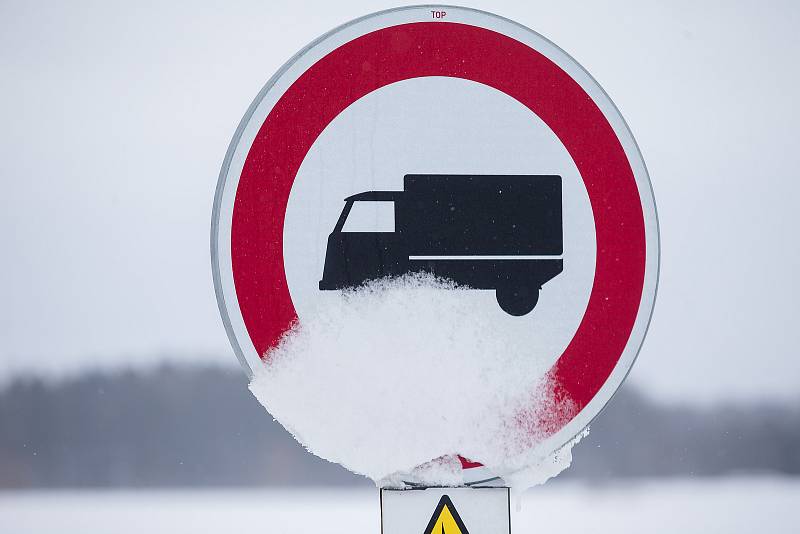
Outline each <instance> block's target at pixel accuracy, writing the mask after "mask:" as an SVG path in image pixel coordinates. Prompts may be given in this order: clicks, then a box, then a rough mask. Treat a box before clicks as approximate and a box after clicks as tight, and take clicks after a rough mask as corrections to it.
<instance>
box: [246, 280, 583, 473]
mask: <svg viewBox="0 0 800 534" xmlns="http://www.w3.org/2000/svg"><path fill="white" fill-rule="evenodd" d="M441 291H448V292H449V293H448V296H447V298H441V293H440V292H441ZM469 292H470V291H469V290H467V289H460V288H458V287H455V286H453V285H452V284H451V283H449V282H446V281H442V280H438V279H435V278H433V277H429V276H422V275H410V276H406V277H403V278H398V279H387V280H381V281H377V282H373V283H371V284H369V285H367V286H365V287H362V288H359V289H358V290H350V291H344V292H338V293H333V292H332V298H330V299H326V300H325V301H324V304H322V305H320V306H318V307H317V309H316V311H315V312H314V314H313V315H312V316H310V317H304V318H303V321H302V324H296V325H295V327H294V328H293V329H292V330H291V331H289V332H288V333H287V334H286V335H285V336H284V337H283V339H282V341H281V343H280V344H279V346H278V347H277V348H275V349H274V350H272V351H271V352H270V354H268V358H267V361H268V363H267V364H265V365H264V367H263V368H262V369H258V370H256V373H255V376H254V379H253V382H252V383H251V386H250V387H251V390H252V391H253V393H254V394H255V396H256V397H257V398H258V399H259V400H260V401H261V403H262V404H263V405H264V406H265V407H266V408H267V410H269V412H270V413H271V414H272V415H273V417H275V419H277V420H278V421H279V422H281V423H282V424H283V425H284V426H285V427H286V428H287V429H288V430H289V431H290V432H291V433H292V434H293V435H294V436H295V438H296V439H297V440H298V441H299V442H300V443H302V444H303V445H304V446H305V447H306V448H308V450H309V451H311V452H312V453H314V454H316V455H318V456H320V457H322V458H325V459H327V460H330V461H332V462H337V463H339V464H341V465H343V466H345V467H346V468H348V469H350V470H352V471H354V472H356V473H360V474H363V475H366V476H368V477H370V478H372V479H373V480H375V481H376V483H378V484H380V485H383V486H387V485H398V484H400V483H401V481H403V480H411V481H416V482H421V483H426V484H459V483H461V482H462V481H463V480H462V476H463V475H462V470H461V465H460V462H459V460H458V459H457V458H456V457H455V456H454V454H456V453H457V454H460V455H462V456H463V457H465V458H470V459H474V460H477V461H480V462H482V463H483V464H484V465H485V466H486V467H487V469H488V470H489V471H491V472H492V473H496V474H502V475H504V476H505V477H506V480H507V481H511V482H514V481H515V480H516V481H517V482H519V483H520V485H530V484H531V483H532V482H537V481H539V478H544V479H546V478H549V477H550V476H554V475H555V474H557V473H558V472H560V471H561V470H562V469H564V468H566V467H567V466H568V465H569V451H566V454H564V453H563V452H562V453H561V456H559V457H556V458H555V460H554V459H553V458H547V457H542V456H541V453H536V452H535V447H534V446H535V445H536V443H537V442H538V441H539V440H540V439H541V437H542V432H543V429H542V428H540V426H541V422H542V421H545V422H546V421H547V419H548V418H547V417H544V416H543V415H542V414H545V413H547V414H548V415H549V416H552V413H550V412H552V410H553V406H554V405H555V404H554V401H553V396H552V391H551V387H550V383H549V380H548V371H549V366H550V365H551V364H552V362H545V361H543V360H542V359H541V358H538V357H537V355H536V354H531V350H530V346H531V344H530V343H526V340H525V339H524V336H522V337H520V336H513V338H512V339H509V337H512V336H502V335H498V332H502V331H503V325H502V324H497V322H498V321H499V319H497V318H496V317H497V316H496V315H491V314H486V313H484V312H483V311H482V310H481V309H477V308H476V307H475V306H474V301H471V300H470V298H469V296H468V295H469ZM492 317H495V318H494V319H492ZM530 335H531V336H534V335H535V332H531V333H530ZM559 409H569V407H564V406H562V407H560V408H559ZM532 451H534V452H532ZM537 454H538V455H537ZM564 459H566V461H565V460H564ZM531 466H533V467H531ZM536 466H544V467H541V468H537V467H536ZM515 474H516V475H515ZM515 476H516V478H515ZM541 481H543V480H541Z"/></svg>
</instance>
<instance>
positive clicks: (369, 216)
mask: <svg viewBox="0 0 800 534" xmlns="http://www.w3.org/2000/svg"><path fill="white" fill-rule="evenodd" d="M342 231H343V232H373V233H374V232H394V202H385V201H357V202H354V203H353V207H352V208H351V209H350V213H349V214H348V215H347V220H346V221H345V223H344V227H343V228H342Z"/></svg>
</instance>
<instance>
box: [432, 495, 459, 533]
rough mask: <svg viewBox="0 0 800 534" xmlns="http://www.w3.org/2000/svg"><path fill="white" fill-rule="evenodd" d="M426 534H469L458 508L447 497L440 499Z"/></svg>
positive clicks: (443, 496)
mask: <svg viewBox="0 0 800 534" xmlns="http://www.w3.org/2000/svg"><path fill="white" fill-rule="evenodd" d="M424 534H469V531H467V527H465V526H464V522H463V521H462V520H461V516H459V515H458V511H457V510H456V507H455V506H453V501H451V500H450V497H448V496H447V495H442V498H441V499H439V504H437V505H436V510H434V511H433V515H432V516H431V520H430V521H429V522H428V528H426V529H425V532H424Z"/></svg>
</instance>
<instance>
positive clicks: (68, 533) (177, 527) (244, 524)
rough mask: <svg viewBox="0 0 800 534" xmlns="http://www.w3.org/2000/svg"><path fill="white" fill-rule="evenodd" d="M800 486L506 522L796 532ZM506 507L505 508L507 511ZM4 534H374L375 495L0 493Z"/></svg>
mask: <svg viewBox="0 0 800 534" xmlns="http://www.w3.org/2000/svg"><path fill="white" fill-rule="evenodd" d="M799 504H800V479H789V478H732V479H719V480H708V479H707V480H674V481H663V480H660V481H649V482H641V483H630V482H628V483H615V484H610V485H596V486H594V485H590V484H585V483H577V482H571V481H570V482H564V483H560V484H548V485H547V486H546V487H544V488H540V489H535V490H532V491H530V492H528V493H527V494H526V495H525V497H524V498H523V502H522V510H521V511H518V512H512V514H513V515H512V521H513V530H514V532H515V533H516V534H520V533H527V532H531V533H537V532H559V533H573V532H574V533H579V532H580V533H585V532H593V533H598V532H614V533H619V534H627V533H631V534H633V533H636V534H641V533H643V532H647V533H649V534H658V533H670V534H674V533H681V534H689V533H694V532H697V533H700V532H702V533H708V532H724V533H727V534H736V533H752V532H764V533H767V532H768V533H770V534H778V533H784V532H785V533H789V532H797V506H798V505H799ZM512 507H513V505H512ZM0 532H2V533H3V534H6V533H8V534H28V533H37V534H40V533H51V532H58V533H61V534H72V533H81V534H94V533H119V534H128V533H130V534H134V533H136V534H140V533H142V532H148V533H150V534H159V533H169V534H184V533H186V534H189V533H192V534H203V533H227V532H235V533H237V534H249V533H253V534H256V533H258V534H272V533H275V534H294V533H301V532H302V533H310V532H314V533H317V532H324V533H342V534H345V533H347V534H355V533H364V534H367V533H369V534H378V533H379V532H380V526H379V513H378V493H377V490H375V491H370V490H363V489H359V490H352V489H351V490H341V489H312V490H308V489H292V490H289V489H286V490H276V489H270V490H238V489H237V490H171V491H103V492H100V491H26V492H0Z"/></svg>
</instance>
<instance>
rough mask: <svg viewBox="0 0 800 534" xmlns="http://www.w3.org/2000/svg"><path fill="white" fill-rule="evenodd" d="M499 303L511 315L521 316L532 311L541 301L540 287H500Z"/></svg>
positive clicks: (496, 292) (498, 290)
mask: <svg viewBox="0 0 800 534" xmlns="http://www.w3.org/2000/svg"><path fill="white" fill-rule="evenodd" d="M495 296H496V298H497V303H498V304H499V305H500V308H501V309H502V310H503V311H504V312H506V313H507V314H509V315H513V316H515V317H521V316H523V315H526V314H528V313H530V312H531V311H532V310H533V309H534V308H535V307H536V303H537V302H539V288H538V287H530V286H529V287H498V288H497V291H495Z"/></svg>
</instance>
